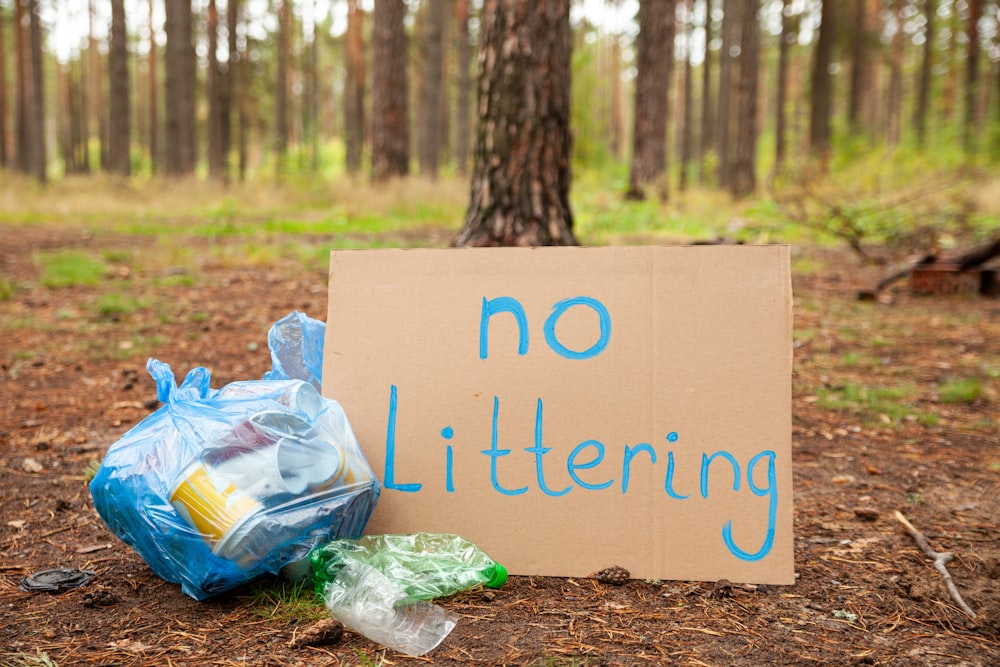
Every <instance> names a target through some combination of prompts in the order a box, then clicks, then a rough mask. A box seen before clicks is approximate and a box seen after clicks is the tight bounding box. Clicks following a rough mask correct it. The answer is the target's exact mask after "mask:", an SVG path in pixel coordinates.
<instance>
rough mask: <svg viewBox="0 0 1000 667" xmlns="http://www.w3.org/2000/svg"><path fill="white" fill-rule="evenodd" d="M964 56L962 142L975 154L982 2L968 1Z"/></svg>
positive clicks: (977, 124) (977, 0)
mask: <svg viewBox="0 0 1000 667" xmlns="http://www.w3.org/2000/svg"><path fill="white" fill-rule="evenodd" d="M968 6H969V17H968V20H967V28H966V37H967V38H968V41H967V43H966V56H965V123H964V124H963V125H962V142H963V144H964V145H965V150H966V152H968V153H975V152H976V145H977V143H978V141H977V138H978V137H979V136H980V134H981V132H982V124H981V123H980V122H979V113H978V106H977V103H978V100H979V60H980V48H979V19H981V18H982V16H983V0H968Z"/></svg>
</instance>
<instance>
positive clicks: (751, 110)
mask: <svg viewBox="0 0 1000 667" xmlns="http://www.w3.org/2000/svg"><path fill="white" fill-rule="evenodd" d="M759 6H760V4H759V0H752V2H747V4H746V6H745V7H743V12H742V21H741V24H742V25H741V28H740V78H739V87H738V89H737V109H738V118H739V121H738V126H737V131H736V151H735V155H734V161H733V173H732V178H731V180H730V183H729V192H730V193H731V194H732V195H733V197H746V196H747V195H750V194H753V192H754V190H755V189H756V187H757V136H758V134H759V130H758V127H757V87H758V80H759V78H760V23H759V22H758V20H757V13H758V11H759Z"/></svg>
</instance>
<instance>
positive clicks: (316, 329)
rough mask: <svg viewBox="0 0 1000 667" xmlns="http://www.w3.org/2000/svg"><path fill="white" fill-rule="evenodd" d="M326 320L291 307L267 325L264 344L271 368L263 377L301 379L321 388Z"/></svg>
mask: <svg viewBox="0 0 1000 667" xmlns="http://www.w3.org/2000/svg"><path fill="white" fill-rule="evenodd" d="M325 339H326V322H321V321H320V320H316V319H313V318H311V317H309V316H308V315H306V314H305V313H300V312H299V311H297V310H293V311H292V312H291V313H289V314H288V315H285V316H284V317H282V318H281V319H280V320H278V321H277V322H275V323H274V324H273V325H272V326H271V330H270V331H268V332H267V346H268V349H270V351H271V370H269V371H268V372H267V373H265V374H264V379H265V380H303V381H305V382H308V383H309V384H311V385H312V386H314V387H315V388H316V391H322V389H323V343H324V341H325Z"/></svg>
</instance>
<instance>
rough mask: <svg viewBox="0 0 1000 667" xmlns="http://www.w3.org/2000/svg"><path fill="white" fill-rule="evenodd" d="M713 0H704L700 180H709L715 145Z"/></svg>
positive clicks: (705, 181)
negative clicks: (710, 163)
mask: <svg viewBox="0 0 1000 667" xmlns="http://www.w3.org/2000/svg"><path fill="white" fill-rule="evenodd" d="M714 4H715V2H714V0H705V26H704V27H705V57H704V59H703V61H702V65H701V137H700V140H699V149H698V154H699V156H700V158H701V168H700V172H701V173H700V180H701V182H702V183H707V182H708V180H709V173H708V172H709V167H708V155H709V152H710V151H711V150H712V148H713V147H714V146H715V113H714V112H715V106H714V105H713V102H712V49H711V43H712V7H713V5H714Z"/></svg>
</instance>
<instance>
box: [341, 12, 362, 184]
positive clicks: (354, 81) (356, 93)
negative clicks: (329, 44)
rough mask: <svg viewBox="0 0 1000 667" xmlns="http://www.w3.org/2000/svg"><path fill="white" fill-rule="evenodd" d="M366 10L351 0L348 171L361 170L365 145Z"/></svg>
mask: <svg viewBox="0 0 1000 667" xmlns="http://www.w3.org/2000/svg"><path fill="white" fill-rule="evenodd" d="M363 21H364V12H363V11H362V10H361V8H360V7H358V0H347V34H346V35H345V37H344V69H345V79H344V143H345V145H346V146H345V147H346V155H345V166H346V167H347V173H349V174H356V173H358V172H359V171H360V170H361V158H362V155H363V153H364V145H365V52H364V25H363Z"/></svg>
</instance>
